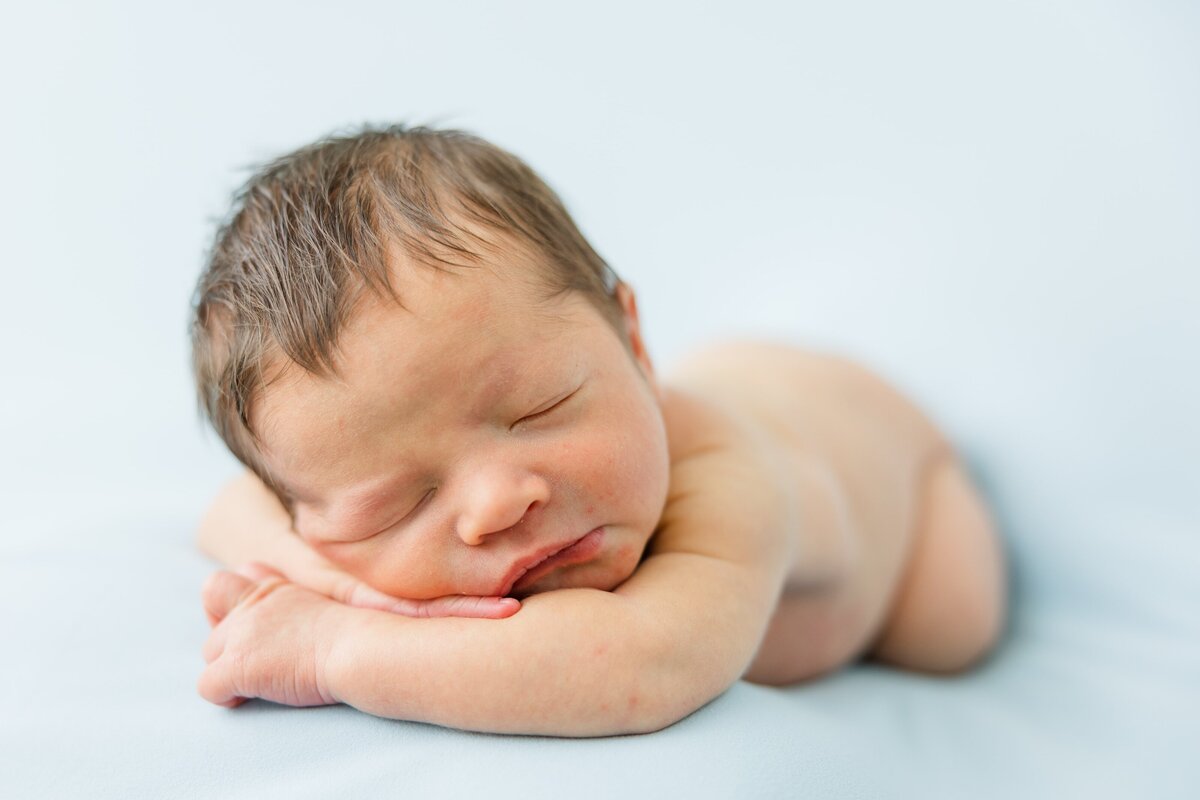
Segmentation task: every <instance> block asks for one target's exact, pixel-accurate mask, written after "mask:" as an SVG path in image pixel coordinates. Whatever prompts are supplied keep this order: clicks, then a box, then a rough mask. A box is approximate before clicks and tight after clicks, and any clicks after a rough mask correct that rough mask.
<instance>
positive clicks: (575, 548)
mask: <svg viewBox="0 0 1200 800" xmlns="http://www.w3.org/2000/svg"><path fill="white" fill-rule="evenodd" d="M603 544H604V528H596V530H594V531H592V532H591V533H589V534H588V535H587V536H584V537H583V538H582V539H580V540H579V541H578V542H576V543H575V544H573V545H571V546H570V547H565V548H563V549H562V550H559V551H558V552H557V553H555V554H554V555H552V556H550V557H549V558H547V559H546V560H545V561H543V562H542V563H540V564H538V565H537V566H536V567H534V568H533V569H531V570H529V571H528V572H526V573H525V574H524V575H522V576H521V579H520V580H519V581H517V582H516V583H514V584H513V587H512V591H514V592H515V591H519V590H522V589H525V588H527V587H529V586H531V585H532V584H534V583H536V582H537V581H539V580H541V578H542V577H543V576H545V575H547V574H549V573H550V572H553V571H554V570H556V569H558V568H559V567H567V566H570V565H572V564H582V563H583V562H585V561H590V560H592V559H593V558H595V557H596V555H597V554H598V553H599V552H600V548H601V546H603Z"/></svg>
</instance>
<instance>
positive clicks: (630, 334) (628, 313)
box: [616, 281, 664, 402]
mask: <svg viewBox="0 0 1200 800" xmlns="http://www.w3.org/2000/svg"><path fill="white" fill-rule="evenodd" d="M616 296H617V302H619V303H620V304H621V311H622V316H623V317H624V319H623V320H622V323H621V324H622V325H624V326H625V338H626V339H627V340H628V341H629V349H630V351H631V352H632V353H633V359H634V361H636V362H637V364H638V367H640V368H641V370H642V374H643V375H644V376H645V377H646V381H647V382H648V383H649V384H650V388H651V389H653V390H654V393H655V395H656V396H657V397H658V399H659V402H662V401H663V399H664V398H663V392H662V389H661V388H660V387H659V385H658V379H657V378H656V377H655V375H654V364H653V363H651V361H650V353H649V351H648V350H647V349H646V342H645V340H644V339H643V338H642V323H641V320H640V319H639V318H638V308H637V297H636V296H635V295H634V293H633V288H632V287H630V285H629V284H627V283H625V282H624V281H621V282H620V283H618V284H617V288H616Z"/></svg>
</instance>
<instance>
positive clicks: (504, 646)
mask: <svg viewBox="0 0 1200 800" xmlns="http://www.w3.org/2000/svg"><path fill="white" fill-rule="evenodd" d="M751 461H753V458H752V456H751V455H750V454H748V453H747V452H738V453H732V452H730V451H728V450H722V451H719V452H718V451H706V452H705V453H704V454H703V455H700V456H697V457H695V458H693V459H691V460H690V461H688V462H686V463H683V464H678V465H676V467H675V468H674V469H673V474H672V498H671V499H670V501H669V503H668V513H667V514H665V515H664V517H663V524H662V527H661V529H660V531H659V533H658V534H657V536H656V539H655V540H654V542H653V546H652V549H651V552H650V554H649V556H648V557H647V559H646V560H645V561H644V562H643V564H642V565H641V566H640V567H639V568H638V570H637V572H636V573H635V574H634V575H633V576H632V577H631V578H630V579H629V580H628V581H626V582H625V583H624V584H622V585H621V586H620V587H618V588H617V589H616V590H615V591H613V592H605V591H600V590H595V589H563V590H558V591H551V592H545V593H542V594H538V595H534V596H532V597H529V598H528V599H526V600H525V602H524V605H523V608H522V610H521V611H520V612H519V613H517V614H516V615H514V616H512V617H509V618H508V619H504V620H500V621H496V620H473V619H428V620H415V619H408V618H405V617H398V616H395V615H389V614H382V613H379V612H374V611H369V610H361V609H350V608H346V607H344V606H343V607H339V609H338V610H337V611H336V612H329V611H328V610H325V611H319V612H317V611H312V612H305V613H310V614H313V615H314V617H320V618H321V619H323V620H324V622H322V624H320V625H318V626H311V625H310V626H299V627H300V629H302V630H313V629H319V630H320V631H323V632H324V633H322V634H321V636H322V637H327V638H324V639H322V640H320V641H317V642H315V643H314V645H313V650H312V652H308V651H306V652H304V653H299V654H295V655H293V656H289V658H290V659H291V660H292V661H294V662H295V663H296V665H298V667H304V668H307V667H308V665H310V664H313V663H319V664H320V667H321V668H320V670H319V675H317V676H316V677H314V678H313V679H312V681H313V683H312V684H311V685H310V686H309V689H308V690H307V691H306V693H304V695H303V696H304V697H305V698H307V702H322V701H324V702H330V701H334V702H344V703H347V704H349V705H352V706H354V707H356V708H359V709H361V710H363V711H366V712H369V713H372V714H376V715H379V716H384V717H391V718H396V719H406V720H417V721H424V722H431V723H435V724H439V725H447V726H451V727H456V728H464V729H469V730H478V731H489V732H498V733H523V734H548V735H559V736H600V735H612V734H621V733H636V732H646V731H653V730H658V729H660V728H662V727H665V726H666V725H669V724H671V723H673V722H675V721H677V720H679V719H682V718H683V717H685V716H687V715H688V714H690V713H692V712H693V711H695V710H696V709H698V708H700V707H701V706H703V705H704V704H705V703H707V702H709V701H710V700H712V699H713V698H714V697H716V696H717V695H719V694H720V693H721V692H723V691H724V690H725V689H726V688H728V687H729V686H730V685H731V684H732V683H733V682H734V681H736V680H737V679H738V678H739V677H740V676H741V675H742V673H743V672H744V671H745V669H746V667H747V666H748V665H749V663H750V662H751V660H752V658H753V656H754V653H755V651H756V649H757V647H758V645H759V642H760V641H761V639H762V636H763V633H764V632H765V629H766V626H767V623H768V621H769V619H770V616H771V613H772V611H773V609H774V606H775V603H776V600H777V598H778V595H779V591H780V589H781V587H782V583H783V578H784V571H785V566H786V564H788V563H790V560H791V559H790V553H789V552H788V548H789V547H790V544H789V540H788V539H786V538H784V537H783V536H781V535H780V531H781V530H783V529H785V527H786V521H785V520H784V519H782V518H781V515H783V514H786V513H789V511H788V509H785V508H783V507H782V501H781V499H780V498H781V494H780V492H779V491H778V488H777V487H772V486H766V485H763V483H762V476H763V474H764V472H763V467H762V465H760V464H756V463H750V462H751ZM238 591H241V592H242V596H243V597H248V598H250V602H248V603H246V605H247V608H246V609H245V611H244V612H243V613H242V616H241V620H242V621H240V622H239V621H238V619H239V608H237V607H235V608H233V610H232V611H231V612H230V613H229V616H228V618H226V620H225V622H224V623H222V626H229V627H227V628H226V629H225V630H224V631H223V630H222V626H218V628H217V629H216V630H215V631H214V635H213V636H214V639H219V640H220V642H219V643H218V644H217V645H212V644H210V646H208V647H207V648H206V649H208V650H209V651H210V652H209V653H208V655H209V656H211V657H212V663H210V667H209V671H208V672H206V675H205V676H204V677H202V679H201V687H202V692H203V693H204V695H205V696H206V697H207V698H208V699H210V700H213V701H214V702H219V703H226V704H230V703H231V702H236V698H237V697H238V696H239V694H238V691H239V690H238V686H237V684H238V683H239V682H241V683H242V684H243V685H244V686H250V685H253V686H274V685H292V684H293V683H294V678H293V676H291V675H288V676H286V677H283V678H280V677H278V676H270V675H265V676H264V675H250V676H247V675H245V674H244V668H243V670H242V672H241V673H238V674H236V675H229V676H227V673H228V672H229V669H230V667H229V665H233V664H238V665H244V664H246V663H250V662H251V661H254V660H255V658H256V654H255V652H254V651H255V649H256V648H269V647H272V646H274V645H272V644H271V643H270V642H264V641H263V639H262V638H261V636H262V635H270V633H271V631H273V630H275V629H277V628H278V627H280V626H279V625H278V623H277V622H274V621H272V622H271V623H269V624H268V623H266V622H265V621H256V620H255V619H254V614H255V613H257V612H256V609H263V611H262V613H263V614H264V615H265V614H267V613H269V612H271V602H270V601H271V600H272V599H273V598H272V597H271V596H270V594H269V592H267V591H262V590H256V591H251V590H248V589H245V588H242V589H238ZM275 594H276V595H277V597H276V598H274V599H276V600H278V601H279V603H284V602H288V597H289V595H288V593H287V590H286V589H285V590H284V591H277V592H275ZM291 595H292V596H294V597H295V599H296V600H297V602H298V603H300V604H301V605H304V604H307V605H308V606H309V607H311V606H312V603H313V601H312V600H311V598H306V597H301V596H300V595H299V593H298V592H292V593H291ZM263 598H265V600H264V599H263ZM237 603H238V604H242V603H243V600H241V599H239V600H238V601H237ZM277 606H278V604H277ZM274 613H275V617H274V618H273V619H278V618H284V619H286V615H283V616H282V617H281V615H280V614H279V613H278V612H274ZM331 613H332V616H331ZM239 626H243V627H245V628H246V630H247V631H248V630H249V629H250V628H253V629H254V631H255V633H254V634H250V633H248V632H245V631H242V629H241V627H239ZM318 638H320V637H318ZM210 641H211V640H210ZM289 641H291V640H289ZM286 646H290V645H289V644H288V643H287V642H283V643H281V644H280V647H286ZM237 648H245V650H244V651H236V652H232V653H231V652H230V650H231V649H234V650H236V649H237ZM280 652H290V651H280ZM222 658H224V659H225V664H226V666H224V667H222V666H221V661H222ZM281 660H286V659H281V658H279V657H278V656H275V657H263V658H261V659H259V661H261V663H263V664H264V665H267V666H264V667H263V669H267V668H268V666H269V665H278V664H279V663H280V662H281ZM307 674H308V673H306V675H307ZM252 696H266V695H264V694H261V693H260V694H254V695H252ZM271 699H279V698H278V697H274V698H271ZM282 702H288V700H287V699H286V697H285V698H284V699H283V700H282Z"/></svg>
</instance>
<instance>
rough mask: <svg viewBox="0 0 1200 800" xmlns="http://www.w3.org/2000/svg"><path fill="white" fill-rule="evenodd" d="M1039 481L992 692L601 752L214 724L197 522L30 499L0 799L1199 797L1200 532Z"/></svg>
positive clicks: (291, 723)
mask: <svg viewBox="0 0 1200 800" xmlns="http://www.w3.org/2000/svg"><path fill="white" fill-rule="evenodd" d="M982 461H983V463H984V464H985V466H986V464H987V460H986V458H984V459H982ZM984 477H989V476H988V475H987V474H986V473H985V474H984ZM991 477H993V478H994V477H995V476H991ZM1039 477H1040V476H1036V475H1030V476H1028V480H1019V479H1015V478H1014V479H1006V480H1005V481H1004V482H1003V483H1004V484H1005V485H1004V486H1003V488H1002V489H1001V488H1000V487H999V482H998V481H997V482H989V485H990V487H991V491H992V493H993V495H996V494H998V495H999V496H998V497H997V498H996V499H998V500H999V502H1000V508H1001V510H1002V511H1003V516H1004V520H1005V525H1006V528H1007V530H1008V531H1009V533H1010V536H1011V556H1012V558H1013V561H1014V567H1015V575H1016V581H1015V587H1014V589H1015V606H1014V618H1013V621H1012V625H1011V630H1010V632H1009V634H1008V638H1007V641H1006V642H1005V644H1004V646H1003V648H1002V650H1001V651H1000V652H999V654H998V655H997V656H996V657H995V658H994V659H993V660H992V661H991V662H989V663H988V664H987V665H986V666H985V667H984V668H982V669H980V670H978V671H977V672H975V673H973V674H971V675H969V676H966V677H962V678H956V679H939V678H925V677H919V676H914V675H911V674H901V673H898V672H894V671H891V670H887V669H882V668H879V667H874V666H872V667H866V666H858V667H855V668H852V669H849V670H846V671H845V672H843V673H841V674H839V675H837V676H834V677H832V678H828V679H825V680H822V681H820V682H817V683H815V684H812V685H809V686H804V687H795V688H789V689H772V688H764V687H757V686H752V685H750V684H745V683H739V684H737V685H735V686H734V687H733V689H731V690H730V691H729V692H727V693H726V694H725V695H723V696H722V697H720V698H719V699H717V700H716V701H715V702H713V703H711V704H710V705H708V706H707V707H705V708H703V709H701V710H700V711H698V712H696V713H695V714H693V715H692V716H690V717H688V718H687V719H685V720H683V721H682V722H680V723H678V724H677V725H675V726H673V727H671V728H668V729H666V730H664V731H661V732H659V733H655V734H650V735H645V736H630V737H619V738H609V739H596V740H556V739H548V738H547V739H544V738H532V737H531V738H526V737H505V736H494V735H484V734H475V733H463V732H458V731H454V730H448V729H442V728H437V727H434V726H429V725H423V724H417V723H408V722H397V721H391V720H383V719H378V718H374V717H370V716H367V715H365V714H362V713H359V712H357V711H355V710H353V709H350V708H346V707H333V708H321V709H291V708H287V707H282V706H275V705H271V704H266V703H261V702H254V703H249V704H247V705H245V706H243V707H242V708H240V709H236V710H233V711H229V710H225V709H220V708H217V707H213V706H209V705H208V704H206V703H204V702H202V701H201V700H200V699H199V698H198V697H197V696H196V694H195V693H194V690H193V687H192V683H193V682H194V681H195V679H196V677H197V676H198V675H199V671H200V668H201V665H202V661H201V659H200V656H199V645H200V643H201V642H202V641H203V639H204V637H205V632H206V630H207V624H206V622H205V620H204V617H203V613H202V611H201V607H200V604H199V602H198V591H199V586H200V584H201V582H202V581H203V579H204V577H205V576H206V575H207V573H208V571H209V569H210V565H209V564H208V562H207V561H206V560H205V559H204V558H203V557H201V556H199V555H197V554H196V553H195V552H194V551H193V550H192V549H191V547H190V546H189V543H188V541H187V540H186V538H184V537H181V536H179V535H176V534H178V533H179V532H181V531H185V530H187V529H188V527H189V526H191V525H192V524H193V521H194V519H193V517H192V516H191V514H190V513H184V511H187V512H190V511H192V510H194V502H192V501H189V500H188V498H186V497H183V496H177V497H172V496H169V495H164V496H159V497H157V498H155V499H154V501H153V502H151V503H146V502H145V500H144V499H141V500H138V499H135V498H113V497H108V498H101V497H90V496H87V495H81V496H80V497H79V498H77V499H78V502H77V503H74V504H73V505H74V506H75V507H74V508H72V509H69V510H65V509H62V508H61V507H60V508H59V509H58V511H57V512H56V513H55V514H54V515H53V521H44V517H43V513H44V510H45V508H46V506H44V505H43V503H47V504H52V503H53V500H52V499H51V498H36V499H31V498H27V499H26V500H27V505H26V506H25V513H23V514H20V515H18V516H17V522H18V523H19V525H20V530H22V531H23V532H24V534H25V535H24V536H23V537H21V540H20V541H15V540H10V541H6V542H5V543H4V545H3V550H0V587H2V588H0V591H2V592H3V606H4V609H5V613H4V616H3V621H2V623H0V625H2V627H0V635H2V637H3V641H4V643H5V646H4V651H5V653H6V655H5V657H4V659H3V666H2V668H0V669H2V674H3V684H2V685H3V693H4V695H3V700H4V702H3V707H4V709H5V713H4V715H3V717H2V721H0V748H2V750H3V752H4V753H5V761H6V764H7V766H6V767H5V770H4V772H3V775H2V776H0V787H3V794H4V796H6V797H47V796H64V797H69V796H81V797H82V796H87V797H129V796H144V797H230V798H243V797H244V798H260V797H289V798H295V797H313V798H319V797H330V796H338V795H339V794H341V793H343V792H345V793H346V794H345V796H360V797H374V796H380V797H382V796H397V795H403V796H412V797H432V796H441V797H468V796H477V795H479V794H481V793H484V792H487V793H493V792H498V793H501V794H504V795H514V794H521V795H522V796H531V797H557V796H563V793H564V792H567V791H568V789H569V796H578V797H596V798H608V797H614V796H634V797H650V796H664V795H665V796H684V797H751V796H753V797H800V796H806V797H824V798H851V797H931V796H932V797H948V798H949V797H997V798H1011V797H1053V796H1073V797H1091V798H1102V797H1114V798H1115V797H1179V798H1183V797H1189V796H1194V790H1195V788H1196V787H1197V786H1200V769H1198V767H1197V764H1196V761H1195V758H1194V755H1195V752H1196V745H1197V742H1198V738H1197V733H1198V732H1200V726H1198V723H1197V720H1198V719H1200V702H1197V697H1198V693H1197V689H1196V682H1197V677H1198V676H1200V603H1198V602H1197V591H1196V588H1195V581H1196V576H1197V574H1200V571H1198V570H1200V550H1198V547H1197V541H1196V539H1195V531H1196V528H1195V517H1190V518H1189V517H1186V516H1184V515H1182V514H1180V513H1179V510H1175V511H1172V510H1170V509H1163V508H1155V507H1151V506H1146V505H1140V504H1138V503H1136V502H1131V501H1130V500H1129V499H1128V498H1122V497H1119V496H1107V497H1105V496H1096V497H1088V498H1086V500H1085V501H1084V502H1079V503H1075V504H1064V503H1062V502H1061V498H1059V499H1054V498H1053V497H1052V496H1051V497H1047V496H1046V495H1045V494H1043V493H1039V492H1038V491H1037V486H1038V483H1039V482H1040V481H1039V480H1038V478H1039ZM139 504H140V505H141V506H142V507H143V510H141V511H130V510H128V508H129V507H134V506H136V505H139ZM1064 505H1065V506H1067V507H1064ZM123 506H125V508H122V507H123ZM39 519H42V521H39ZM68 541H69V542H70V543H71V544H70V546H66V545H65V544H64V543H65V542H68ZM531 677H533V676H531Z"/></svg>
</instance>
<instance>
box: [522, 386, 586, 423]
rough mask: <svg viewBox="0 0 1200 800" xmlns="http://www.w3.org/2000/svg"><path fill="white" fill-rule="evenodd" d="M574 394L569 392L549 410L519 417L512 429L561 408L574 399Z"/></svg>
mask: <svg viewBox="0 0 1200 800" xmlns="http://www.w3.org/2000/svg"><path fill="white" fill-rule="evenodd" d="M578 391H579V390H578V389H576V390H575V392H578ZM575 392H571V393H570V394H569V395H567V396H566V397H564V398H563V399H562V400H559V401H558V402H557V403H555V404H554V405H552V406H550V407H549V408H546V409H543V410H541V411H539V412H537V413H536V414H530V415H529V416H527V417H521V418H520V419H519V420H517V421H516V422H514V423H513V427H516V426H517V425H520V424H521V423H522V422H529V421H530V420H534V419H539V418H541V417H543V416H545V415H546V414H549V413H550V412H551V411H553V410H554V409H556V408H558V407H559V406H561V405H562V404H563V403H565V402H567V401H568V400H570V399H571V398H572V397H574V396H575Z"/></svg>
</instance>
